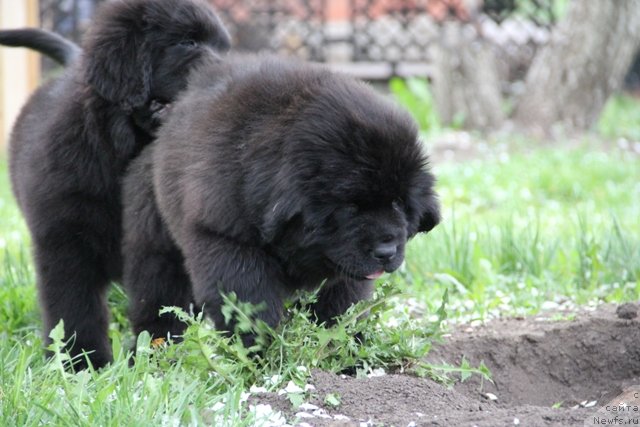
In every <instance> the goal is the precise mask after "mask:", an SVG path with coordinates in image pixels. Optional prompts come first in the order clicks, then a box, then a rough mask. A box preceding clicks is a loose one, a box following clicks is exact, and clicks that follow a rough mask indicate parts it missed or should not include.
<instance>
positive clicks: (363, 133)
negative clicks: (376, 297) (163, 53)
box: [123, 57, 440, 337]
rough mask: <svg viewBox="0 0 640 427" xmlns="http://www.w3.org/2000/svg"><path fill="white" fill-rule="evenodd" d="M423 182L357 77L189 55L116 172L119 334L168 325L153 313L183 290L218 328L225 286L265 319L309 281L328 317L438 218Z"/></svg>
mask: <svg viewBox="0 0 640 427" xmlns="http://www.w3.org/2000/svg"><path fill="white" fill-rule="evenodd" d="M433 185H434V178H433V176H432V175H431V174H430V173H429V171H428V169H427V157H426V155H424V154H423V152H422V147H421V143H420V142H419V140H418V134H417V130H416V125H415V123H414V121H413V119H412V118H411V117H410V116H409V114H408V113H406V112H405V111H402V110H400V109H399V108H398V107H397V106H395V105H393V104H392V103H391V102H390V101H388V100H386V99H384V98H383V97H382V96H381V95H379V94H377V93H375V91H374V90H373V89H371V88H369V87H368V86H366V85H365V84H363V83H361V82H359V81H357V80H355V79H352V78H349V77H346V76H343V75H340V74H335V73H331V72H330V71H328V70H326V69H324V68H321V67H316V66H310V65H304V64H301V63H297V62H291V61H287V60H283V59H277V58H272V57H257V58H252V57H248V58H245V57H240V58H228V60H227V61H225V62H224V63H219V64H209V65H207V66H203V67H202V68H199V69H198V70H197V71H196V72H195V73H194V75H193V77H192V78H191V79H190V83H189V89H187V91H185V92H184V93H183V94H182V95H181V97H180V99H179V101H177V102H176V103H175V104H174V106H173V109H172V112H171V114H170V115H169V119H168V121H167V123H166V124H164V125H163V126H161V127H160V129H159V132H158V138H157V140H156V141H155V142H154V143H153V144H152V145H150V146H148V147H147V148H145V150H144V151H143V153H141V155H140V156H139V157H138V158H137V159H136V160H135V161H134V162H132V164H131V166H130V169H129V171H128V172H127V175H126V178H125V181H124V183H123V189H124V195H123V200H124V221H123V224H124V239H123V254H124V259H125V269H124V283H125V287H126V289H127V290H128V292H129V295H130V303H131V320H132V324H133V328H134V331H135V332H136V333H139V332H140V331H142V330H148V331H150V332H151V334H152V335H153V336H156V337H165V336H166V335H167V333H169V334H172V335H176V334H180V333H181V332H182V331H183V326H182V325H181V324H180V323H179V322H178V321H177V320H176V319H175V318H174V317H173V316H169V315H165V316H162V317H160V316H158V311H159V309H160V308H161V307H162V306H171V305H176V306H181V307H183V308H187V307H188V306H189V304H190V303H191V302H192V301H195V303H196V306H197V307H201V306H203V305H204V309H205V311H206V313H207V314H208V315H210V316H211V317H212V318H213V320H214V321H215V323H216V325H217V326H218V327H220V328H223V329H224V328H228V327H231V325H225V321H224V318H223V315H222V313H221V304H222V296H221V294H222V293H228V292H231V291H233V292H235V293H236V294H237V296H238V298H239V299H240V300H241V301H246V302H250V303H254V304H258V303H265V305H266V309H265V310H264V311H262V312H261V313H260V314H259V318H260V319H262V320H264V321H265V322H266V323H267V324H269V325H271V326H275V325H276V324H277V323H278V322H279V320H280V318H281V314H282V307H283V299H284V298H286V297H287V296H289V295H291V294H292V293H293V292H294V291H295V290H298V289H313V288H317V287H318V286H319V285H320V284H321V283H322V282H323V281H324V280H326V281H327V283H326V284H325V286H324V287H323V289H322V290H321V292H320V295H319V300H318V302H317V304H316V305H315V307H314V310H315V313H316V316H317V318H318V320H319V321H320V322H324V321H328V322H330V321H331V319H333V318H334V317H335V316H337V315H339V314H341V313H343V312H344V311H345V310H346V309H347V308H348V307H349V306H350V305H351V304H352V303H355V302H357V301H359V300H361V299H364V298H367V297H369V296H370V294H371V291H372V287H373V281H374V279H376V278H377V277H379V276H380V275H381V274H382V273H383V272H390V271H394V270H395V269H397V268H398V267H399V266H400V264H401V263H402V261H403V259H404V248H405V243H406V242H407V240H408V239H409V238H411V237H412V236H414V235H415V234H416V233H418V232H421V231H422V232H426V231H429V230H431V229H432V228H433V227H434V226H435V225H436V224H438V222H439V219H440V216H439V204H438V201H437V198H436V195H435V193H434V188H433ZM174 242H175V243H174ZM185 268H186V269H185Z"/></svg>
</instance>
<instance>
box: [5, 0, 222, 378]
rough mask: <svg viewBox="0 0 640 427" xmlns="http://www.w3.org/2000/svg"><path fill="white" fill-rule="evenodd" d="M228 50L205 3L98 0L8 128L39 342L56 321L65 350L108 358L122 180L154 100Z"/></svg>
mask: <svg viewBox="0 0 640 427" xmlns="http://www.w3.org/2000/svg"><path fill="white" fill-rule="evenodd" d="M228 48H229V37H228V34H227V32H226V30H225V29H224V28H223V26H222V25H221V23H220V21H219V20H218V18H217V16H216V15H215V13H214V11H213V10H212V9H211V7H210V6H208V5H207V4H206V3H205V2H204V1H200V0H128V1H111V2H105V4H104V6H103V7H102V9H101V10H100V11H99V13H98V15H97V17H96V19H95V20H94V23H93V24H92V27H91V29H90V32H89V34H88V36H87V38H86V39H85V41H84V44H83V53H82V55H81V56H80V59H79V60H77V61H74V62H73V64H72V66H71V67H69V68H68V69H67V70H66V72H65V73H64V74H63V75H62V76H61V77H60V78H58V79H55V80H53V81H51V82H49V83H47V84H46V85H44V86H43V87H41V88H40V89H39V90H38V91H37V92H36V93H35V94H34V95H33V96H32V97H31V99H30V100H29V102H28V103H27V104H26V106H25V107H24V108H23V110H22V112H21V115H20V116H19V118H18V120H17V123H16V125H15V127H14V129H13V133H12V137H11V145H10V173H11V180H12V185H13V191H14V194H15V196H16V198H17V200H18V203H19V205H20V208H21V209H22V212H23V213H24V215H25V218H26V221H27V224H28V226H29V229H30V232H31V237H32V242H33V250H34V258H35V264H36V272H37V282H38V289H39V296H40V303H41V307H42V311H43V316H44V333H45V337H46V336H47V335H48V333H49V331H50V330H51V328H53V327H54V326H55V325H56V324H57V323H58V322H59V321H60V319H62V320H64V326H65V334H66V336H67V337H70V336H72V335H74V334H75V340H74V342H73V343H71V344H70V349H71V352H72V354H73V355H77V354H79V353H80V352H82V351H89V352H91V354H90V355H89V359H90V361H91V363H92V364H93V366H94V367H100V366H103V365H105V364H106V363H108V362H109V361H110V360H111V357H112V356H111V348H110V345H109V341H108V337H107V327H108V310H107V306H106V300H105V294H106V290H107V286H108V284H109V282H110V281H111V280H115V279H118V278H119V277H120V276H121V269H122V266H121V257H120V246H121V244H120V239H121V218H122V212H121V209H122V208H121V200H120V195H121V189H120V179H121V175H122V174H123V173H124V170H125V168H126V166H127V165H128V163H129V160H130V159H132V158H133V157H134V156H135V155H137V154H138V153H139V151H140V150H141V148H142V147H143V146H144V145H145V144H147V143H148V142H149V141H150V140H151V135H150V132H151V131H152V126H153V123H152V120H147V119H149V118H152V117H153V116H154V115H155V114H157V113H158V112H157V111H155V110H154V108H155V106H157V105H166V104H167V103H170V102H172V101H173V100H174V98H175V97H176V95H177V93H178V92H179V91H180V90H182V89H184V87H185V86H186V74H187V71H188V69H189V68H191V67H193V66H195V65H196V64H197V63H199V61H200V60H201V59H202V58H205V57H207V58H217V57H218V54H220V53H221V52H226V51H227V50H228ZM43 50H44V48H43ZM45 53H46V52H45ZM62 58H63V60H65V59H64V58H65V56H62ZM139 117H142V119H139ZM77 367H80V368H82V367H84V364H83V363H82V361H81V362H80V364H79V365H77Z"/></svg>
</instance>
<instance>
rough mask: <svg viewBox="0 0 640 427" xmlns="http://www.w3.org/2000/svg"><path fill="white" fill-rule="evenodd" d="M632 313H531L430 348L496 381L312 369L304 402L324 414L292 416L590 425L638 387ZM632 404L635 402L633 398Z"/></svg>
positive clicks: (342, 422) (326, 421) (290, 411)
mask: <svg viewBox="0 0 640 427" xmlns="http://www.w3.org/2000/svg"><path fill="white" fill-rule="evenodd" d="M638 309H639V307H638V305H635V304H625V305H623V306H620V307H615V306H611V305H603V306H601V307H598V309H597V310H595V311H583V312H580V313H577V314H576V315H575V317H573V316H567V317H565V320H560V321H558V320H555V321H552V320H551V319H550V318H545V317H542V316H538V317H534V318H527V319H505V320H497V321H493V322H490V323H488V324H486V325H483V326H480V327H475V328H471V327H468V326H461V327H458V328H457V329H456V330H455V331H453V332H452V334H450V335H448V336H447V338H446V339H445V340H444V342H443V343H442V344H440V345H438V346H436V347H435V348H434V349H433V350H432V351H431V353H429V357H428V358H429V360H430V361H432V362H434V363H436V364H440V363H442V362H443V361H444V362H447V363H450V364H454V365H459V364H460V362H461V360H462V358H463V357H465V358H466V359H467V360H469V361H470V362H471V364H472V365H476V366H477V365H478V364H479V363H480V362H484V363H485V364H486V365H487V366H488V367H489V369H490V370H491V372H492V378H493V383H491V382H487V381H484V382H482V381H480V379H479V378H477V377H473V378H471V379H469V380H467V381H465V382H463V383H458V384H456V385H455V386H454V387H452V388H447V387H446V386H443V385H440V384H438V383H436V382H434V381H431V380H429V379H424V378H416V377H413V376H409V375H385V376H381V377H373V378H364V379H355V378H351V377H346V376H340V375H334V374H329V373H326V372H315V373H314V374H313V378H312V381H311V383H312V384H313V385H315V387H316V392H315V394H314V397H313V398H312V399H311V400H310V403H312V404H315V405H317V406H318V407H320V408H321V411H319V412H316V413H317V414H322V416H324V418H323V417H321V416H318V415H316V416H315V417H313V418H311V417H305V418H299V422H301V423H303V422H304V423H307V425H312V426H352V425H355V426H360V425H363V424H361V423H367V425H389V426H391V425H393V426H407V425H416V426H474V425H475V426H479V427H481V426H513V425H522V426H571V425H595V424H594V421H593V417H594V415H595V414H596V411H597V410H598V409H599V408H600V407H601V406H602V405H605V404H607V403H608V402H610V401H611V399H613V398H616V396H620V394H621V393H622V392H623V390H628V389H629V387H630V386H633V385H640V321H638V317H637V314H638ZM559 317H562V316H558V315H556V316H554V317H553V318H554V319H558V318H559ZM639 390H640V389H639ZM329 393H334V394H335V395H337V396H339V397H340V405H339V406H338V407H336V408H334V407H331V406H329V405H326V404H325V403H324V400H325V397H326V395H327V394H329ZM495 397H497V399H496V400H493V399H494V398H495ZM616 399H618V398H616ZM261 400H262V401H263V402H264V403H270V404H271V405H272V406H273V407H274V408H275V409H278V410H281V411H282V412H283V413H284V414H286V416H287V419H290V420H291V419H295V418H296V413H299V412H300V411H301V410H300V409H294V408H292V407H291V405H290V404H289V402H288V401H287V400H286V399H285V398H283V397H278V396H275V395H271V396H263V398H261ZM616 401H617V400H616ZM636 403H637V404H638V405H640V400H638V402H636ZM554 406H555V407H554ZM585 406H586V407H585ZM306 412H309V413H312V411H306ZM327 416H330V417H331V418H326V417H327ZM347 418H348V419H347ZM585 420H587V423H586V424H585ZM632 423H633V421H632Z"/></svg>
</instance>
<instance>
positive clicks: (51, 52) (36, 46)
mask: <svg viewBox="0 0 640 427" xmlns="http://www.w3.org/2000/svg"><path fill="white" fill-rule="evenodd" d="M0 45H5V46H12V47H26V48H29V49H33V50H37V51H38V52H40V53H42V54H44V55H47V56H48V57H50V58H52V59H53V60H54V61H56V62H58V63H60V64H62V65H68V64H70V63H71V62H73V61H74V60H76V59H77V58H78V57H79V56H80V53H81V52H82V49H80V46H78V45H77V44H75V43H74V42H72V41H70V40H67V39H65V38H64V37H62V36H60V35H58V34H56V33H53V32H51V31H47V30H42V29H39V28H21V29H16V30H0Z"/></svg>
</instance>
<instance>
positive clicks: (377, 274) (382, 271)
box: [365, 270, 384, 280]
mask: <svg viewBox="0 0 640 427" xmlns="http://www.w3.org/2000/svg"><path fill="white" fill-rule="evenodd" d="M382 274H384V270H380V271H376V272H375V273H371V274H369V275H368V276H365V277H366V278H367V279H371V280H375V279H377V278H378V277H380V276H382Z"/></svg>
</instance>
